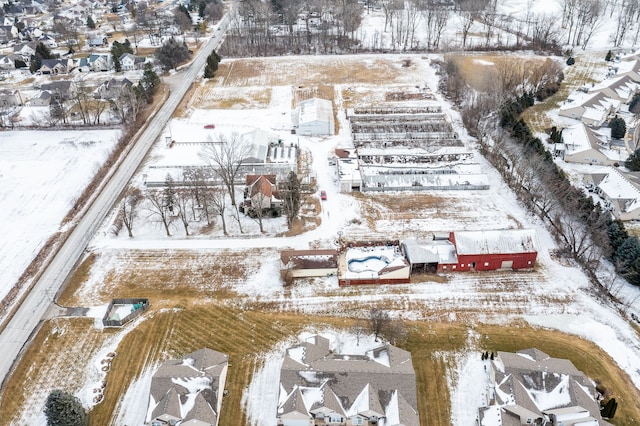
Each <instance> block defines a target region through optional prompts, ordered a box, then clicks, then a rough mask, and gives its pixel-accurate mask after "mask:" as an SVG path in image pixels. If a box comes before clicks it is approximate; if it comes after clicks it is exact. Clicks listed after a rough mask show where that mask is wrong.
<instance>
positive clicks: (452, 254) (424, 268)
mask: <svg viewBox="0 0 640 426" xmlns="http://www.w3.org/2000/svg"><path fill="white" fill-rule="evenodd" d="M402 249H403V250H404V254H405V256H406V257H407V260H408V261H409V264H410V265H411V272H430V273H434V272H437V271H441V270H442V269H443V266H444V265H451V266H453V265H456V264H457V263H458V258H457V257H456V248H455V246H454V245H453V243H452V242H451V241H449V235H448V234H447V235H446V236H440V237H438V236H435V235H434V236H433V239H431V240H426V241H425V240H416V239H413V238H410V239H406V240H404V241H403V242H402Z"/></svg>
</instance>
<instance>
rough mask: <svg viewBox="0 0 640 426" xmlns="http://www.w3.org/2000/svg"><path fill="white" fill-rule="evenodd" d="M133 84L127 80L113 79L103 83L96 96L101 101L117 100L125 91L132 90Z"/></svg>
mask: <svg viewBox="0 0 640 426" xmlns="http://www.w3.org/2000/svg"><path fill="white" fill-rule="evenodd" d="M132 86H133V83H132V82H131V80H129V79H126V78H121V79H116V78H111V79H109V80H106V81H103V82H102V83H101V84H100V86H98V88H97V89H96V93H95V96H96V97H97V98H101V99H114V98H117V97H118V96H119V95H120V94H121V93H122V91H123V90H126V89H128V88H131V87H132Z"/></svg>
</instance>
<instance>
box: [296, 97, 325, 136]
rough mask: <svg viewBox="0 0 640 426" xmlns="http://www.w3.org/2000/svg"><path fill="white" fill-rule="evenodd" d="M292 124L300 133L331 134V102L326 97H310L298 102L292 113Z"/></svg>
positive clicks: (311, 134) (310, 134)
mask: <svg viewBox="0 0 640 426" xmlns="http://www.w3.org/2000/svg"><path fill="white" fill-rule="evenodd" d="M292 117H293V121H294V126H296V127H297V129H298V130H297V131H298V133H299V134H301V135H308V136H322V135H333V134H334V133H335V126H334V122H333V104H332V103H331V101H329V100H327V99H320V98H312V99H307V100H305V101H301V102H299V103H298V108H297V109H296V110H295V111H294V114H292Z"/></svg>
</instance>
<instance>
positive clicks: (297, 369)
mask: <svg viewBox="0 0 640 426" xmlns="http://www.w3.org/2000/svg"><path fill="white" fill-rule="evenodd" d="M279 401H280V403H279V405H278V413H277V417H278V420H277V421H278V423H277V424H278V426H307V425H315V426H323V425H331V426H346V425H375V424H384V425H404V426H419V425H420V420H419V418H418V411H417V396H416V377H415V372H414V370H413V364H412V360H411V354H410V353H409V352H407V351H404V350H402V349H400V348H397V347H395V346H392V345H389V344H384V345H381V346H380V347H377V348H375V349H372V350H370V351H368V352H366V353H365V354H364V355H353V354H339V353H335V352H333V351H332V350H331V348H330V342H329V340H328V339H326V338H324V337H322V336H314V337H312V338H310V339H308V340H307V341H305V342H303V343H301V344H299V345H296V346H294V347H291V348H289V349H287V353H286V355H285V358H284V361H283V362H282V369H281V372H280V398H279Z"/></svg>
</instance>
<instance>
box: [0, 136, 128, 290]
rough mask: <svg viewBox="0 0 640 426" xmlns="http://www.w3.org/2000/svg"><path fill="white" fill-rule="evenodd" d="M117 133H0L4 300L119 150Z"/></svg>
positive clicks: (0, 247) (0, 243) (0, 245)
mask: <svg viewBox="0 0 640 426" xmlns="http://www.w3.org/2000/svg"><path fill="white" fill-rule="evenodd" d="M118 133H119V132H118V131H115V130H83V131H59V132H54V131H9V132H0V204H1V205H2V206H4V208H2V209H1V210H0V235H1V237H0V270H2V271H3V273H2V276H1V277H0V299H1V298H2V297H4V296H5V295H6V294H7V292H8V291H9V289H10V288H11V287H12V286H13V285H15V283H16V282H17V280H18V278H19V277H20V275H21V274H22V272H23V271H24V269H25V268H26V267H27V265H28V264H29V263H30V262H31V260H32V259H33V258H34V257H35V255H36V254H37V253H38V250H40V248H41V247H42V245H43V244H44V242H46V241H47V240H48V239H49V237H50V236H51V235H52V234H53V233H55V232H56V231H59V230H61V228H60V222H61V220H62V219H63V218H64V216H65V215H66V214H67V212H68V211H69V209H70V208H71V207H72V205H73V202H74V200H75V199H76V197H78V195H79V194H80V193H81V192H82V191H83V190H84V188H85V186H86V185H87V183H88V182H89V181H90V180H91V178H92V177H93V176H94V174H95V172H96V170H97V169H98V167H99V166H101V165H102V162H103V161H104V159H105V158H106V157H107V155H108V153H109V152H110V151H111V150H112V149H113V147H114V146H115V142H116V138H117V137H118Z"/></svg>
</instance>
